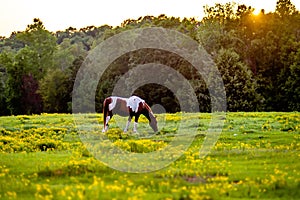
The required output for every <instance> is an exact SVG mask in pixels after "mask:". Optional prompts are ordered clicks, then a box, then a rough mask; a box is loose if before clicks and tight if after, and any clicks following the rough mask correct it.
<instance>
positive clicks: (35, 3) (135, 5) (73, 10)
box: [0, 0, 300, 37]
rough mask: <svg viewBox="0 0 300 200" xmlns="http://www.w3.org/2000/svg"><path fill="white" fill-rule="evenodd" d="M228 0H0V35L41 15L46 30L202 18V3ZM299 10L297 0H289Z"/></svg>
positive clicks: (258, 3) (256, 2)
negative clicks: (140, 20)
mask: <svg viewBox="0 0 300 200" xmlns="http://www.w3.org/2000/svg"><path fill="white" fill-rule="evenodd" d="M227 2H232V1H231V0H84V1H78V0H0V36H6V37H9V36H10V34H11V33H12V32H13V31H24V30H25V29H26V27H27V25H28V24H32V23H33V19H34V18H40V20H41V21H42V22H43V23H44V25H45V27H46V29H47V30H49V31H52V32H56V31H58V30H65V29H67V28H69V27H70V26H71V27H74V28H83V27H86V26H90V25H94V26H102V25H105V24H108V25H111V26H118V25H121V23H122V22H123V21H124V20H126V19H138V18H139V17H140V16H146V15H153V16H158V15H160V14H166V15H167V16H174V17H181V18H184V17H187V18H190V17H195V18H196V19H199V20H201V19H202V17H203V6H205V5H209V6H213V5H214V4H215V3H222V4H224V3H227ZM234 2H237V3H239V4H245V5H247V6H252V7H254V8H256V10H261V9H262V8H263V9H265V10H266V12H270V11H272V12H273V11H274V10H275V7H276V2H277V0H234ZM291 2H292V3H293V4H294V5H295V6H296V8H297V9H298V10H300V1H299V0H291Z"/></svg>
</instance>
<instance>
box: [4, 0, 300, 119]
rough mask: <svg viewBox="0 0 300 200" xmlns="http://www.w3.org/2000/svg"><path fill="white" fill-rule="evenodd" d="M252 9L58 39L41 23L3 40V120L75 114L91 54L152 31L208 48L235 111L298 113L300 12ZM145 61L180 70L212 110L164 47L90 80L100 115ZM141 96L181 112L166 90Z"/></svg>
mask: <svg viewBox="0 0 300 200" xmlns="http://www.w3.org/2000/svg"><path fill="white" fill-rule="evenodd" d="M253 11H254V9H253V8H252V7H250V6H247V5H239V4H236V3H225V4H220V3H217V4H215V5H214V6H211V7H210V6H205V7H204V13H205V16H204V18H203V19H202V20H201V21H197V20H195V19H193V18H190V19H187V18H185V19H180V18H176V17H169V16H166V15H164V14H161V15H159V16H144V17H140V18H138V19H127V20H125V21H124V22H123V23H122V24H121V25H120V26H118V27H112V26H109V25H104V26H100V27H95V26H87V27H84V28H81V29H79V30H77V29H76V28H73V27H69V28H68V29H66V30H64V31H57V32H56V33H51V32H49V31H48V30H46V28H45V27H44V25H43V23H42V21H41V20H40V19H34V20H33V23H32V24H30V25H28V26H27V28H26V29H25V30H24V31H22V32H18V33H16V32H14V33H12V35H11V36H10V37H9V38H4V37H1V38H0V103H1V104H0V108H1V109H0V115H7V114H27V113H40V112H42V111H46V112H69V111H70V108H71V106H70V105H71V93H72V88H73V84H74V80H75V77H76V73H77V71H78V69H79V68H80V66H81V64H82V63H83V60H84V59H85V58H86V56H87V54H88V53H89V51H90V50H92V49H93V48H95V47H96V46H97V45H98V44H100V43H101V42H103V41H104V40H106V39H108V38H110V37H112V36H114V35H116V34H118V33H121V32H123V31H126V30H132V29H138V28H145V27H163V28H167V29H173V30H176V31H180V32H182V33H184V34H186V35H187V36H189V37H191V38H192V39H195V40H196V41H197V42H198V43H199V45H201V46H202V47H204V49H205V50H206V51H207V52H208V53H209V54H210V55H211V56H212V58H213V60H214V61H215V63H216V64H217V65H218V67H219V68H220V72H221V75H222V77H223V78H224V80H223V81H224V83H225V89H226V94H227V97H228V98H227V103H228V110H229V111H237V110H240V111H241V110H243V111H254V110H264V111H274V110H276V111H295V110H298V111H299V108H300V106H299V85H300V84H299V69H298V68H299V51H300V50H299V49H300V43H299V38H300V36H299V29H300V14H299V11H298V10H296V8H295V6H294V5H293V4H292V2H291V1H290V0H278V1H277V4H276V10H275V11H274V12H270V13H266V12H265V10H261V12H260V13H259V14H258V15H254V14H253ZM146 63H159V64H163V65H167V66H170V67H172V68H173V69H175V70H176V71H178V72H180V73H181V74H182V75H183V76H184V77H185V78H186V79H187V80H188V81H189V82H190V84H191V86H192V87H193V89H194V91H195V93H196V95H197V98H198V101H199V105H200V111H203V112H210V110H211V105H210V104H211V99H210V96H209V91H208V89H207V84H208V83H205V82H204V80H203V78H202V77H201V75H200V74H199V73H197V71H196V70H195V69H194V68H193V66H191V64H190V63H188V62H186V61H185V60H184V59H183V58H181V57H180V56H178V55H175V54H173V53H171V52H166V51H163V50H159V49H139V50H137V51H133V52H128V53H126V54H125V55H122V56H121V57H119V58H118V59H116V60H115V61H114V62H113V63H111V64H110V66H109V67H108V69H107V70H106V71H105V73H104V74H103V76H102V79H101V80H94V81H96V82H92V81H93V77H86V78H87V79H88V80H91V82H90V83H89V84H97V85H98V88H97V92H96V95H95V99H96V110H97V111H99V112H101V110H102V101H103V99H104V98H105V97H107V96H109V95H111V93H112V91H113V88H114V85H115V84H116V83H117V81H118V80H119V78H120V77H121V76H122V75H124V74H125V73H126V72H128V71H129V70H130V69H132V68H134V67H136V66H137V65H139V64H146ZM250 71H251V72H250ZM60 72H61V73H60ZM81 75H82V74H81ZM85 75H86V74H85ZM55 76H57V79H56V78H55ZM78 76H80V75H79V74H78ZM28 80H30V81H28ZM130 84H131V83H129V85H130ZM178 84H180V83H178ZM59 85H61V86H59ZM81 85H83V84H81V83H78V85H76V87H78V91H79V93H78V94H77V95H79V96H82V99H80V101H82V102H83V104H84V106H85V107H86V108H87V110H94V108H91V107H90V105H91V101H93V100H94V99H88V97H86V96H84V95H83V94H84V93H86V91H88V90H89V87H84V88H81V87H82V86H81ZM87 85H88V84H87ZM55 90H57V91H55ZM38 91H39V92H38ZM134 93H135V94H138V95H140V96H141V97H143V98H145V99H147V102H149V104H150V105H152V104H161V105H163V106H164V107H165V109H166V110H167V111H168V112H177V111H179V110H180V108H179V106H178V102H177V100H176V99H175V98H174V95H173V94H172V92H171V91H169V90H168V89H167V88H164V87H161V86H158V85H153V84H148V85H145V86H143V87H141V88H138V89H137V90H136V91H134ZM29 94H31V95H29ZM30 96H32V97H34V98H33V99H30ZM58 96H59V97H58ZM54 97H57V98H56V100H54ZM73 103H74V104H75V105H76V103H78V102H73ZM32 104H35V105H32Z"/></svg>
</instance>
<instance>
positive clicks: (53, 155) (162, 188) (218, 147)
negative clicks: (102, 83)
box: [0, 112, 300, 200]
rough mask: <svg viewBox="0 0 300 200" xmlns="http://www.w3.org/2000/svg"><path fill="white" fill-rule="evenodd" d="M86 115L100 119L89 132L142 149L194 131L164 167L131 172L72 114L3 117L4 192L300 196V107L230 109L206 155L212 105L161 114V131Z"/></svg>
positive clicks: (0, 158)
mask: <svg viewBox="0 0 300 200" xmlns="http://www.w3.org/2000/svg"><path fill="white" fill-rule="evenodd" d="M81 117H82V120H85V121H89V120H90V121H91V124H93V128H90V129H89V131H90V132H91V133H89V135H90V136H91V137H89V138H88V139H90V140H92V139H93V138H96V139H94V140H93V141H98V140H97V138H98V137H100V136H101V138H102V140H101V143H99V144H98V146H99V145H100V146H105V145H106V144H107V143H111V144H112V145H113V146H115V147H116V148H118V149H121V150H122V151H125V152H129V153H132V154H134V155H135V154H138V155H145V156H147V155H149V154H150V153H151V152H156V151H158V152H159V151H161V150H163V149H165V148H167V147H168V146H169V144H171V143H172V141H173V140H174V138H175V137H176V135H177V134H183V135H185V136H189V135H193V136H194V139H193V141H192V143H191V144H190V145H189V148H188V149H187V150H185V151H182V152H180V153H181V154H182V155H181V156H180V157H178V158H176V159H174V162H171V163H170V164H169V165H167V166H165V167H164V168H162V169H159V170H155V171H152V170H151V169H150V170H148V171H145V172H144V173H131V172H126V171H119V170H116V169H113V168H111V167H110V166H109V165H108V164H107V163H104V162H102V161H101V160H99V159H97V156H94V155H95V154H94V152H93V150H94V149H95V148H97V144H95V145H94V146H92V147H91V146H87V145H85V143H83V140H82V138H83V137H82V135H84V134H85V133H82V132H81V131H79V129H78V126H79V125H80V124H76V123H74V116H73V115H71V114H41V115H20V116H9V117H0V199H151V200H154V199H299V198H300V114H299V113H298V112H293V113H279V112H274V113H272V112H267V113H264V112H260V113H258V112H249V113H244V112H237V113H226V118H225V119H224V120H225V123H224V126H223V129H222V133H221V134H220V137H219V138H218V140H217V142H216V144H215V145H214V146H213V147H212V149H211V151H210V152H209V154H208V155H207V156H205V157H199V150H200V148H201V146H202V144H203V141H204V140H205V138H206V137H207V134H209V132H208V131H207V130H208V128H209V126H210V120H211V115H210V114H209V113H192V114H188V115H182V113H175V114H159V115H157V119H158V122H159V124H158V125H159V132H158V133H156V134H154V133H151V129H150V128H149V126H148V123H147V120H146V119H145V118H141V119H140V121H139V125H138V131H139V133H138V134H136V133H133V132H131V131H129V132H126V133H124V132H123V131H122V129H123V128H124V126H125V123H126V118H122V117H117V116H116V117H114V118H113V120H112V121H111V125H110V129H109V131H108V132H106V133H102V132H101V130H102V121H103V119H102V115H100V114H99V115H98V114H88V115H82V116H81ZM95 121H96V122H97V123H96V124H95V123H94V122H95ZM179 130H180V133H179ZM194 130H196V133H195V132H194ZM192 131H193V132H192ZM172 150H173V151H174V155H175V154H176V153H178V152H176V151H178V148H173V149H172ZM107 151H112V150H111V149H108V150H107ZM110 155H113V154H110ZM102 156H105V155H102ZM170 157H172V155H171V154H170ZM112 159H114V158H112ZM125 161H126V160H125ZM125 161H124V160H123V161H122V162H124V165H126V163H125ZM115 162H118V160H117V159H116V160H115ZM120 164H123V163H121V162H120ZM136 166H140V167H143V166H144V164H143V163H140V162H137V163H135V167H136Z"/></svg>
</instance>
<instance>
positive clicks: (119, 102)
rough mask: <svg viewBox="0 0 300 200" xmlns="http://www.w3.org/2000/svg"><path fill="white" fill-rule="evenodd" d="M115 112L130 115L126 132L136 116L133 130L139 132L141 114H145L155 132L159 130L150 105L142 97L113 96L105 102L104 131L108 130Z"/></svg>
mask: <svg viewBox="0 0 300 200" xmlns="http://www.w3.org/2000/svg"><path fill="white" fill-rule="evenodd" d="M114 114H118V115H120V116H129V117H128V121H127V124H126V127H125V129H124V132H126V131H128V128H129V125H130V122H131V119H132V118H133V117H134V118H135V120H134V125H133V132H137V124H138V121H139V117H140V115H141V114H142V115H144V116H145V117H146V118H147V119H148V120H149V125H150V126H151V128H152V129H153V131H154V132H157V131H158V128H157V121H156V118H155V116H154V115H153V112H152V110H151V108H150V106H149V105H148V104H147V103H146V102H145V101H144V100H143V99H141V98H140V97H137V96H131V97H129V98H123V97H117V96H111V97H107V98H106V99H105V100H104V102H103V123H104V127H103V130H102V132H105V131H107V130H108V122H109V120H110V119H111V118H112V117H113V115H114Z"/></svg>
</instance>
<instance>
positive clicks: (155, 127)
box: [149, 115, 158, 132]
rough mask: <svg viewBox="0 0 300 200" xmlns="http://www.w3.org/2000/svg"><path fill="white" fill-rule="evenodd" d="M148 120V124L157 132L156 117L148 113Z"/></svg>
mask: <svg viewBox="0 0 300 200" xmlns="http://www.w3.org/2000/svg"><path fill="white" fill-rule="evenodd" d="M150 119H151V120H150V122H149V125H150V126H151V128H152V129H153V131H154V132H157V131H158V128H157V120H156V117H155V116H154V115H150Z"/></svg>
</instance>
